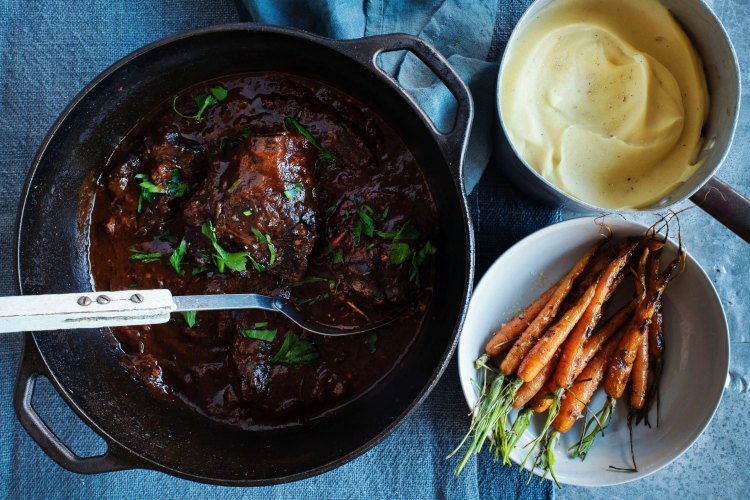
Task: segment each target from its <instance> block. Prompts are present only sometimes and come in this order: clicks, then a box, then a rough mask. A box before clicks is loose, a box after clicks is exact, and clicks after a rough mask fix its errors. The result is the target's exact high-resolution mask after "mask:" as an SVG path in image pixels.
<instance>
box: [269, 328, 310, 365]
mask: <svg viewBox="0 0 750 500" xmlns="http://www.w3.org/2000/svg"><path fill="white" fill-rule="evenodd" d="M319 356H320V355H319V354H318V351H317V349H316V348H315V344H313V343H312V342H310V341H309V340H304V339H300V338H299V337H298V336H297V335H295V334H294V332H286V337H284V342H283V343H282V344H281V347H280V348H279V352H277V353H276V354H274V355H273V357H272V358H271V359H270V360H269V361H270V362H271V363H285V364H287V365H299V364H302V363H306V362H308V361H314V360H316V359H318V357H319Z"/></svg>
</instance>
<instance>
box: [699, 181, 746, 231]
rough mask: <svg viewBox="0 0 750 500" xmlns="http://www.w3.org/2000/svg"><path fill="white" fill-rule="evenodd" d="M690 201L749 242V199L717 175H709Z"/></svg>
mask: <svg viewBox="0 0 750 500" xmlns="http://www.w3.org/2000/svg"><path fill="white" fill-rule="evenodd" d="M690 201H692V202H693V203H695V204H696V205H698V206H699V207H701V208H702V209H703V210H705V211H706V212H708V214H709V215H711V216H712V217H713V218H715V219H716V220H718V221H719V222H721V223H722V224H724V225H725V226H726V227H728V228H729V229H730V230H731V231H732V232H734V233H735V234H736V235H738V236H739V237H740V238H742V239H743V240H745V241H746V242H748V243H750V200H748V199H747V198H745V197H744V196H742V195H741V194H740V193H738V192H737V191H735V190H734V188H732V186H730V185H729V184H727V183H726V182H724V181H722V180H721V179H719V178H718V177H711V178H710V179H709V180H708V182H706V183H705V184H704V185H703V187H702V188H700V189H699V190H698V191H696V192H695V194H694V195H693V196H691V197H690Z"/></svg>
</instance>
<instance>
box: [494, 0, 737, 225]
mask: <svg viewBox="0 0 750 500" xmlns="http://www.w3.org/2000/svg"><path fill="white" fill-rule="evenodd" d="M552 1H554V0H534V1H533V2H532V3H531V4H530V5H529V6H528V7H527V8H526V10H525V11H524V13H523V15H522V16H521V17H520V18H519V19H518V22H517V23H516V24H515V26H514V27H513V30H512V31H511V33H510V35H509V36H508V43H507V45H506V46H505V49H504V50H503V55H502V57H501V59H500V64H499V65H498V69H497V83H496V84H495V117H496V120H497V122H498V124H499V125H500V129H501V130H502V132H503V135H504V137H505V140H506V141H507V143H508V145H509V146H510V149H511V151H512V152H513V156H515V158H516V160H517V163H518V164H520V165H510V166H509V167H508V168H511V169H518V168H521V167H523V170H524V172H526V173H528V174H530V175H531V176H532V177H533V178H534V179H536V181H538V182H541V183H542V184H543V185H544V186H545V187H546V188H547V189H548V190H549V191H551V192H552V193H554V196H556V197H557V198H559V199H562V200H564V202H563V203H564V204H565V206H566V207H568V208H570V209H572V210H575V211H577V212H588V213H591V212H607V213H618V214H626V215H627V214H639V213H644V212H653V211H654V210H665V209H667V208H669V207H673V206H675V205H678V204H680V203H682V202H684V201H685V200H687V199H689V198H690V197H691V196H693V195H694V194H695V193H696V192H698V191H699V190H700V189H701V188H702V187H703V186H704V185H705V184H706V183H707V182H709V181H710V180H711V178H712V177H713V176H715V175H716V174H717V172H718V171H719V169H720V168H721V167H722V165H724V162H725V161H726V159H727V156H728V155H729V151H730V150H731V149H732V144H733V142H734V136H735V133H736V131H737V125H738V123H739V118H740V107H741V105H742V72H741V69H740V62H739V59H738V58H737V51H736V50H735V48H734V44H733V43H732V39H731V38H730V37H729V33H728V32H727V30H726V28H725V27H724V23H722V22H721V20H720V19H719V17H718V16H717V15H716V13H715V12H714V10H713V8H711V6H709V5H708V4H707V3H706V2H705V1H704V0H691V1H693V2H694V3H695V4H696V5H697V6H698V8H701V9H703V10H704V11H705V12H706V14H707V15H708V17H709V18H710V19H711V21H712V22H713V23H714V25H715V27H716V30H717V33H720V34H721V36H722V39H723V41H724V42H725V43H726V44H727V47H728V48H729V53H730V54H731V56H732V62H733V64H732V68H733V69H734V75H733V81H734V82H735V83H736V84H737V94H736V96H735V98H734V100H733V103H734V110H735V111H734V116H733V117H732V126H731V127H730V129H729V132H728V134H729V140H728V141H727V145H726V148H724V151H723V152H722V153H721V155H720V156H719V157H718V158H717V160H716V165H714V166H713V167H712V168H711V170H709V171H708V172H706V173H705V174H704V179H703V180H701V181H700V182H695V181H693V182H695V186H694V187H692V188H691V189H690V190H688V192H687V194H685V195H684V196H681V197H679V198H677V199H674V200H671V201H670V202H669V203H667V204H665V205H656V204H655V203H652V204H650V205H648V206H644V207H641V208H609V207H600V206H597V205H594V204H591V203H589V202H587V201H585V200H582V199H580V198H576V197H575V196H573V195H571V194H569V193H567V192H565V191H563V190H562V189H560V188H559V187H557V186H556V185H555V184H553V183H552V182H550V181H549V180H547V179H546V178H544V177H543V176H542V175H541V174H540V173H539V172H537V171H536V169H534V168H533V167H532V166H531V165H530V164H529V163H528V162H527V161H526V160H525V159H524V158H523V156H521V154H520V153H519V151H518V148H516V145H515V144H514V143H513V141H512V140H511V138H510V134H509V133H508V129H507V127H506V126H505V120H504V119H503V113H502V107H501V105H500V90H501V86H502V77H503V70H504V69H505V66H506V63H507V60H508V57H507V55H508V47H509V46H510V45H511V43H513V40H514V39H515V38H516V37H517V35H518V31H519V28H520V27H521V25H522V24H524V23H525V22H527V21H528V19H529V18H531V17H533V16H535V15H536V14H537V11H538V10H539V9H543V8H545V7H546V6H547V5H542V6H541V7H540V5H541V4H549V3H551V2H552ZM660 3H661V2H660ZM671 12H672V11H671V10H670V14H671ZM673 17H674V15H673ZM674 19H675V20H676V21H677V23H678V24H680V27H682V23H680V20H679V19H677V18H676V17H674ZM683 30H684V27H683ZM688 38H689V39H690V38H692V37H691V36H690V35H689V34H688ZM691 43H693V42H692V39H691ZM696 51H698V49H697V48H696ZM698 55H699V56H700V57H701V62H702V61H703V60H704V59H705V58H704V57H703V54H702V53H700V52H698ZM709 96H710V94H709ZM709 111H712V110H711V109H710V104H709ZM704 125H705V122H704ZM697 173H698V172H697V171H696V172H693V175H691V176H690V177H689V178H688V179H687V180H686V181H685V182H689V181H690V179H692V178H693V177H695V175H696V174H697ZM672 193H674V189H673V190H672V191H670V192H669V193H667V194H666V195H665V196H669V195H671V194H672Z"/></svg>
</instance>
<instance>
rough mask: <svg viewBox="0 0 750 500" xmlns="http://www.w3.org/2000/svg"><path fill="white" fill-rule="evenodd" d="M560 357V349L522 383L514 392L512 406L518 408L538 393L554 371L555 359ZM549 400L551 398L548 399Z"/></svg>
mask: <svg viewBox="0 0 750 500" xmlns="http://www.w3.org/2000/svg"><path fill="white" fill-rule="evenodd" d="M559 358H560V350H559V349H558V351H557V352H556V353H555V355H554V356H553V357H552V359H551V360H550V361H549V363H547V364H546V365H544V366H543V367H542V369H541V370H539V373H538V374H537V375H536V377H534V378H533V379H532V380H531V381H529V382H524V383H523V385H521V387H520V388H519V389H518V392H516V396H515V397H514V398H513V408H520V407H522V406H523V405H525V404H526V403H528V402H529V401H530V400H531V398H533V397H534V396H536V395H537V394H538V393H539V390H540V389H541V388H542V386H544V385H545V382H547V380H549V378H550V377H551V376H552V373H553V372H554V371H555V366H556V365H557V360H558V359H559ZM550 401H551V400H550Z"/></svg>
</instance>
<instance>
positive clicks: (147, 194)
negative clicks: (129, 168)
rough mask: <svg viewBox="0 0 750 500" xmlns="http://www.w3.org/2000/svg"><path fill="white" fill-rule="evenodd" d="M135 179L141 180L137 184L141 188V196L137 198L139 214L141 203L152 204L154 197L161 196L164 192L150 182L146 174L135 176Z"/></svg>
mask: <svg viewBox="0 0 750 500" xmlns="http://www.w3.org/2000/svg"><path fill="white" fill-rule="evenodd" d="M135 178H136V179H140V180H141V182H140V184H138V186H140V188H141V194H140V195H139V196H138V213H141V209H142V208H143V201H144V200H145V201H147V202H149V203H151V202H153V201H154V197H155V195H157V194H163V193H164V190H163V189H162V188H160V187H159V186H157V185H156V184H154V183H153V182H151V179H150V178H149V176H148V174H135Z"/></svg>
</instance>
